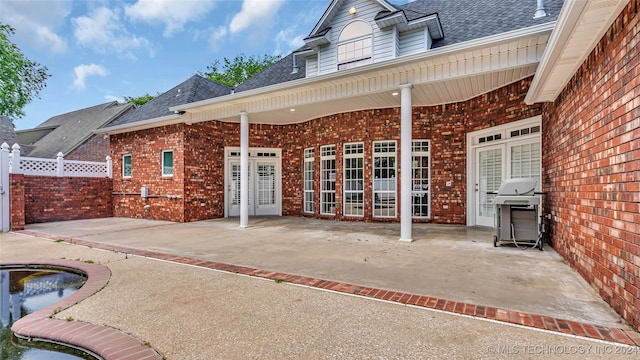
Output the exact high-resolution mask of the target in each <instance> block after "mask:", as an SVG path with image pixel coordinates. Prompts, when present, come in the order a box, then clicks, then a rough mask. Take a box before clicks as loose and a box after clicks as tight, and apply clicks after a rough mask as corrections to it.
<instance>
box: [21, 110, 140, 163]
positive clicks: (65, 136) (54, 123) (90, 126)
mask: <svg viewBox="0 0 640 360" xmlns="http://www.w3.org/2000/svg"><path fill="white" fill-rule="evenodd" d="M133 107H134V106H133V104H120V103H118V102H117V101H112V102H108V103H105V104H100V105H96V106H92V107H88V108H85V109H80V110H76V111H72V112H69V113H66V114H62V115H57V116H54V117H52V118H50V119H49V120H47V121H45V122H43V123H42V124H40V125H38V126H36V127H35V128H33V129H28V130H20V131H18V132H17V135H18V138H19V139H23V138H30V137H29V134H30V133H38V134H40V135H38V136H37V137H35V138H33V137H31V139H33V142H32V143H24V142H23V141H21V142H22V144H20V146H21V150H22V153H23V155H25V156H31V157H41V158H55V157H56V155H57V154H58V153H59V152H61V153H62V154H63V155H67V154H68V153H70V152H71V151H72V150H73V149H75V148H76V147H78V146H79V145H80V144H82V143H83V142H84V141H86V140H87V139H88V138H89V137H91V136H93V134H94V133H93V132H94V130H96V129H97V128H99V127H101V126H103V125H104V124H108V123H109V122H110V121H112V120H113V119H115V118H117V117H118V116H120V115H121V114H122V113H124V112H125V111H127V110H129V109H131V108H133ZM23 145H25V146H23Z"/></svg>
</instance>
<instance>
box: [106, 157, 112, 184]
mask: <svg viewBox="0 0 640 360" xmlns="http://www.w3.org/2000/svg"><path fill="white" fill-rule="evenodd" d="M107 177H108V178H109V179H113V160H111V156H109V155H107Z"/></svg>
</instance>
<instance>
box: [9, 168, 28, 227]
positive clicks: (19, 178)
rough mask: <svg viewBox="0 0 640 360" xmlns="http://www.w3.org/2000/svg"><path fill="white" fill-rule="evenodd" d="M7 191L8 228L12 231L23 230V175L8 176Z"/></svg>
mask: <svg viewBox="0 0 640 360" xmlns="http://www.w3.org/2000/svg"><path fill="white" fill-rule="evenodd" d="M9 191H10V192H9V202H10V209H11V216H10V219H9V226H10V228H11V230H12V231H16V230H24V225H25V224H24V219H25V214H24V175H22V174H9Z"/></svg>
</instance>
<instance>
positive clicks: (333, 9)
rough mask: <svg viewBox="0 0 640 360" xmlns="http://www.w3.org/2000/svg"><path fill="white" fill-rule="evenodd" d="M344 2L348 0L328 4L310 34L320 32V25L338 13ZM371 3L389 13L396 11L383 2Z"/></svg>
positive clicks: (380, 0)
mask: <svg viewBox="0 0 640 360" xmlns="http://www.w3.org/2000/svg"><path fill="white" fill-rule="evenodd" d="M345 1H348V0H333V1H332V2H331V4H329V7H328V8H327V10H325V11H324V14H322V17H321V18H320V20H319V21H318V23H317V24H316V26H315V27H314V28H313V30H312V31H311V34H315V33H316V32H318V31H320V30H322V27H323V26H322V25H323V24H324V23H325V22H326V21H327V20H329V19H330V18H332V17H333V16H335V12H336V11H338V8H340V5H342V3H343V2H345ZM371 1H376V2H377V3H379V4H380V6H382V7H384V8H385V9H387V10H389V11H396V10H397V9H396V8H395V7H393V5H391V4H389V3H388V2H386V1H384V0H371Z"/></svg>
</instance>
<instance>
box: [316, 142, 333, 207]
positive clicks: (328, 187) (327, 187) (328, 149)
mask: <svg viewBox="0 0 640 360" xmlns="http://www.w3.org/2000/svg"><path fill="white" fill-rule="evenodd" d="M320 214H325V215H335V214H336V146H335V145H325V146H321V147H320Z"/></svg>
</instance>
